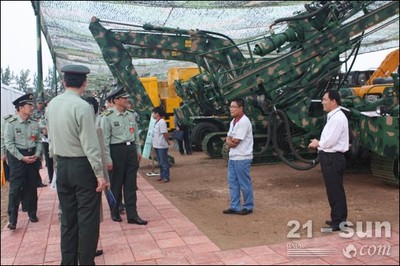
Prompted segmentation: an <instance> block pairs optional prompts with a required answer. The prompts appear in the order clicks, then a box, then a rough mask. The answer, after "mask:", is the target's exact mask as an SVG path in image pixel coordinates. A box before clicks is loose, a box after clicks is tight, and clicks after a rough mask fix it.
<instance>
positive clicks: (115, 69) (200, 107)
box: [89, 17, 246, 148]
mask: <svg viewBox="0 0 400 266" xmlns="http://www.w3.org/2000/svg"><path fill="white" fill-rule="evenodd" d="M100 22H102V23H107V24H115V22H109V21H105V20H100V19H98V18H96V17H93V18H92V20H91V23H90V26H89V29H90V31H91V32H92V34H93V37H94V38H95V40H96V42H97V43H98V45H99V46H100V48H101V51H102V53H103V57H104V59H105V61H106V63H107V65H108V66H109V68H110V70H111V72H112V73H113V75H114V77H116V78H118V80H119V81H120V82H122V83H123V84H125V85H127V86H128V87H129V88H130V90H131V94H132V95H133V96H134V98H135V100H136V101H137V103H134V104H135V106H139V105H142V108H136V111H137V112H138V113H139V114H141V116H142V121H145V120H148V119H149V110H151V108H152V107H153V106H152V105H151V103H149V102H148V101H146V99H147V98H148V97H147V93H146V91H145V90H144V87H143V85H142V84H141V82H140V80H139V78H138V75H137V72H136V70H135V68H134V66H133V65H132V58H157V59H166V60H176V61H187V62H192V63H198V65H199V67H200V68H203V69H204V68H209V69H210V68H211V69H213V71H215V72H218V71H220V69H223V68H229V67H238V66H240V65H242V64H243V63H244V62H245V60H246V59H245V58H244V56H243V55H242V53H241V52H240V51H239V50H238V48H237V47H236V46H235V43H234V42H233V41H232V40H231V39H230V38H229V37H227V36H224V35H222V34H219V33H214V32H209V31H199V30H181V29H171V28H165V27H156V26H153V25H150V24H145V25H143V26H135V25H129V24H123V23H117V24H123V25H124V26H131V29H129V30H126V29H106V28H105V27H104V26H103V25H102V24H100ZM160 44H162V45H160ZM220 47H227V50H228V51H229V52H228V54H224V55H220V54H218V53H215V54H212V55H211V56H206V57H205V59H204V60H202V61H201V62H198V61H197V60H198V57H197V56H198V55H199V54H201V53H204V52H209V51H212V50H215V49H216V48H220ZM175 85H176V93H177V95H178V96H179V97H181V98H182V99H183V100H184V106H183V107H182V108H183V110H185V112H184V114H183V113H182V112H179V114H180V118H181V120H183V121H184V122H185V123H186V124H188V125H191V126H193V125H194V128H193V131H192V132H193V134H192V139H193V142H194V143H195V144H196V146H197V147H198V148H201V143H202V140H203V139H204V136H205V135H206V134H207V133H210V132H215V131H222V130H226V129H227V128H226V127H227V124H228V118H229V117H228V115H229V113H226V110H225V106H224V104H222V105H218V104H217V103H224V101H221V100H220V99H218V100H217V101H216V100H214V101H213V99H212V96H213V95H212V94H211V93H210V92H209V91H208V90H207V87H204V83H203V81H202V80H199V81H198V80H197V78H193V79H191V80H190V81H189V82H187V83H186V84H185V86H181V85H180V83H179V82H178V83H176V84H175ZM205 92H206V93H205ZM214 95H219V93H214ZM210 97H211V98H210ZM143 99H144V100H145V101H144V102H142V101H143ZM146 126H147V125H144V128H146Z"/></svg>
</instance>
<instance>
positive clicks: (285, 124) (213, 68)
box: [91, 1, 399, 175]
mask: <svg viewBox="0 0 400 266" xmlns="http://www.w3.org/2000/svg"><path fill="white" fill-rule="evenodd" d="M305 9H306V11H304V12H300V13H298V14H297V15H295V16H293V17H289V18H282V19H279V20H277V21H275V23H274V24H273V25H272V26H271V27H270V33H271V34H270V36H265V37H262V38H259V39H255V40H252V41H249V42H246V43H243V44H239V45H236V44H234V43H233V42H232V41H229V38H227V37H226V38H225V37H224V40H223V41H222V40H220V43H219V44H218V41H217V40H215V39H213V38H212V36H207V35H210V32H205V31H186V30H180V29H168V28H161V27H154V26H149V25H147V27H143V28H146V29H145V30H147V31H150V32H151V33H152V34H149V32H146V33H145V34H144V35H143V36H141V40H142V42H141V44H140V45H139V44H138V43H139V42H138V41H132V40H133V39H134V38H136V36H137V33H136V32H132V33H130V32H127V31H126V32H122V31H119V32H118V31H116V32H113V31H111V30H110V31H105V32H101V31H97V33H96V34H95V33H94V34H93V35H94V36H95V38H96V40H97V41H98V43H99V45H100V47H101V48H102V51H103V55H104V57H105V59H106V62H107V61H108V62H107V63H108V65H109V66H110V68H112V67H114V65H115V64H118V63H119V62H120V61H126V65H125V66H129V67H128V68H126V70H127V71H123V70H122V68H121V70H120V71H122V72H124V73H127V75H130V74H131V73H130V70H131V69H133V66H132V65H131V62H128V61H130V60H125V59H123V58H122V54H121V55H114V54H113V53H116V52H118V53H121V51H125V52H124V53H125V54H124V55H125V56H126V58H128V59H130V55H129V54H128V53H127V52H126V50H124V48H123V46H122V43H124V42H125V43H128V44H132V43H135V44H136V45H137V47H135V50H136V52H135V51H134V49H132V50H131V51H130V53H131V55H133V54H135V53H136V56H137V57H142V58H145V57H146V56H147V57H148V58H163V59H171V60H176V59H177V58H178V57H179V56H180V59H178V60H187V61H192V62H196V63H197V64H198V65H199V68H200V70H201V71H202V73H201V74H200V75H198V76H196V77H194V78H192V80H190V81H189V82H187V83H182V84H180V83H179V82H176V88H177V92H178V94H179V93H180V92H184V93H182V96H181V94H179V96H181V97H182V98H183V99H184V102H185V104H184V105H183V106H182V107H181V108H180V109H179V112H178V114H179V115H180V116H181V118H182V119H186V120H187V123H188V124H189V123H193V121H195V120H196V116H198V115H199V114H202V113H201V112H204V110H207V108H208V110H207V111H208V112H204V114H205V115H206V116H207V115H208V117H207V119H209V122H208V123H209V124H210V125H213V129H214V130H213V131H215V130H218V129H219V130H221V129H224V128H226V127H224V126H219V125H220V121H219V120H220V118H221V117H223V116H228V114H229V111H228V109H227V106H228V102H229V101H230V100H232V99H233V98H235V97H245V98H246V101H247V110H246V112H247V114H248V115H249V116H250V117H251V119H252V121H253V125H254V132H255V147H254V148H255V149H254V150H255V162H262V161H264V160H265V158H270V156H271V155H274V156H276V155H278V157H279V158H280V159H281V160H283V161H284V162H286V163H287V164H289V165H290V166H291V167H294V168H296V169H299V170H305V169H310V168H312V167H314V166H315V165H316V163H317V158H316V159H309V158H303V157H304V156H302V154H303V155H309V154H308V153H307V151H306V148H305V147H307V145H308V142H309V140H310V139H312V138H314V137H318V136H319V133H320V130H321V127H322V123H323V119H324V113H323V111H322V106H321V104H320V99H321V97H322V94H323V92H324V91H325V90H326V89H327V88H332V87H333V86H334V82H333V80H334V77H335V76H336V75H337V74H338V72H339V69H340V67H341V64H342V63H343V62H342V61H340V55H341V54H343V53H344V52H345V51H349V50H350V51H352V54H353V53H354V52H355V51H357V47H358V46H359V45H360V43H361V41H362V40H363V38H364V37H365V35H364V33H363V32H364V31H365V30H367V29H369V28H371V27H372V26H375V25H378V24H380V23H381V22H384V21H386V20H387V19H388V18H391V17H395V16H398V13H399V7H398V4H397V3H396V2H384V3H383V4H382V3H381V4H380V6H379V5H377V4H375V3H374V2H373V1H352V2H348V1H324V2H313V3H311V4H309V5H305ZM360 13H362V14H360ZM95 20H96V19H94V20H92V23H91V27H93V23H94V22H95ZM281 23H286V24H287V27H286V30H284V31H282V32H280V33H275V32H274V31H273V27H275V26H276V25H277V24H281ZM388 23H393V21H391V22H388ZM92 32H93V31H92ZM157 34H159V36H160V37H157V38H159V39H158V40H157V42H155V43H154V40H153V39H152V38H153V36H157ZM212 34H214V36H221V34H220V35H217V34H215V33H212ZM162 36H165V37H166V38H167V39H168V40H171V38H175V39H174V40H175V41H176V42H171V41H170V42H160V41H161V40H162V38H163V37H162ZM199 36H200V37H199ZM105 37H106V38H107V39H108V40H107V42H105V41H104V39H105ZM179 37H182V38H179ZM216 39H221V38H216ZM210 40H212V41H210ZM113 42H115V43H117V44H112V45H111V46H110V45H109V44H110V43H113ZM160 43H162V45H159V44H160ZM117 45H118V47H119V48H118V49H108V48H110V47H112V46H114V47H116V46H117ZM161 46H162V48H161ZM107 47H108V48H107ZM175 47H178V48H177V49H176V48H175ZM199 47H200V48H199ZM240 47H244V49H247V50H248V54H249V58H244V56H243V55H242V53H241V51H240V49H238V48H240ZM250 47H254V51H251V48H250ZM105 48H107V49H105ZM142 48H143V49H142ZM151 50H152V51H153V53H152V54H150V53H148V52H146V51H151ZM140 51H145V54H146V56H145V55H144V53H142V54H140V53H141V52H140ZM165 51H167V53H165ZM275 51H276V52H277V53H278V56H276V57H274V58H269V57H267V56H269V55H271V54H273V52H275ZM107 53H108V55H109V56H108V59H107V58H106V54H107ZM163 53H164V54H163ZM160 55H161V56H160ZM188 55H190V56H189V57H190V60H189V57H185V56H188ZM113 56H115V58H118V59H117V60H109V59H110V58H112V57H113ZM130 66H132V67H131V68H130ZM113 73H114V72H113ZM133 73H134V74H135V73H136V72H135V71H134V69H133ZM117 76H118V77H120V76H121V74H119V75H117ZM394 91H395V90H394ZM183 94H184V95H183ZM387 97H389V98H391V99H394V98H396V97H397V98H398V96H397V95H396V94H395V93H393V94H388V96H387ZM199 106H202V107H203V108H202V109H196V108H197V107H199ZM205 106H206V107H207V108H204V107H205ZM359 113H360V111H359V110H357V109H356V106H352V107H350V108H349V112H348V116H349V119H350V120H351V121H352V122H351V123H352V126H353V128H352V132H353V134H354V135H356V133H357V132H359V130H360V128H362V127H360V126H359V125H360V123H361V122H362V120H361V121H360V117H359V116H357V114H359ZM215 114H217V117H216V118H213V116H215ZM394 120H395V123H394V128H396V121H397V128H398V116H397V117H396V116H394ZM392 126H393V125H392ZM225 130H226V129H225ZM222 131H224V130H222ZM354 132H356V133H354ZM395 134H396V133H395ZM225 135H226V132H215V133H211V134H208V135H207V136H206V137H205V138H204V141H203V148H204V150H205V151H206V152H207V153H208V154H209V155H212V156H214V155H216V156H218V155H220V154H221V150H222V147H223V136H225ZM375 135H376V134H375ZM397 136H398V133H397ZM353 137H354V136H353ZM381 137H382V138H383V139H385V138H387V137H389V138H391V139H393V138H395V137H396V136H392V135H390V134H389V135H385V134H382V136H381ZM397 139H398V138H397ZM271 146H272V149H271ZM371 150H372V151H373V150H374V149H371ZM395 154H397V155H396V157H395V158H397V157H398V143H397V149H395ZM288 155H289V156H290V158H289V159H288V158H286V157H285V156H288ZM293 158H295V159H297V162H296V163H294V162H292V161H291V159H293ZM397 175H398V173H397Z"/></svg>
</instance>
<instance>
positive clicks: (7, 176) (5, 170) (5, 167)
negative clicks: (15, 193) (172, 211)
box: [4, 160, 10, 181]
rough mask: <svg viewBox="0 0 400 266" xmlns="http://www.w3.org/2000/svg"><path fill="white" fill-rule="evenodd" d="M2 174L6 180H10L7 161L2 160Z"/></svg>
mask: <svg viewBox="0 0 400 266" xmlns="http://www.w3.org/2000/svg"><path fill="white" fill-rule="evenodd" d="M4 175H5V178H6V181H10V167H9V166H8V163H7V161H6V160H5V161H4Z"/></svg>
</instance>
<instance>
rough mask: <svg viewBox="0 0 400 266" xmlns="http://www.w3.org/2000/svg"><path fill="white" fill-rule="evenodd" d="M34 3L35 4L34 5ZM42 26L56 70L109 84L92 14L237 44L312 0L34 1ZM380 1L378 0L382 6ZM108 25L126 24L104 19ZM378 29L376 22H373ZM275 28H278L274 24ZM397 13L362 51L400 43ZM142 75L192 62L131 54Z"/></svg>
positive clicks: (97, 83)
mask: <svg viewBox="0 0 400 266" xmlns="http://www.w3.org/2000/svg"><path fill="white" fill-rule="evenodd" d="M33 2H36V1H32V6H33V7H34V9H35V5H34V4H33ZM38 2H40V15H41V27H42V31H43V33H44V35H45V37H46V40H47V43H48V45H49V48H50V51H51V53H52V56H53V58H55V61H56V66H57V69H58V70H60V69H61V68H62V67H63V66H64V65H66V64H73V63H75V64H77V63H79V64H84V65H87V66H88V67H89V68H90V69H91V71H92V75H90V76H91V77H90V79H91V80H92V81H91V82H90V83H91V84H93V86H97V87H98V86H103V85H105V83H108V84H111V83H112V80H113V77H112V75H111V72H110V71H109V69H108V66H107V64H106V63H105V61H104V59H103V56H102V54H101V51H100V48H99V46H98V45H97V43H96V42H95V40H94V38H93V36H92V34H91V32H90V31H89V23H90V19H91V18H92V17H93V16H96V17H97V18H99V19H100V20H107V21H115V22H122V23H127V24H134V25H139V26H142V25H143V24H145V23H150V24H153V25H156V26H164V27H170V28H180V29H201V30H208V31H213V32H218V33H222V34H224V35H227V36H229V37H230V38H232V39H233V40H234V41H235V42H236V43H241V42H243V41H246V40H249V39H254V38H257V37H261V36H264V35H268V30H269V26H270V25H271V24H272V23H273V22H274V21H275V20H276V19H279V18H283V17H290V16H292V15H293V14H294V13H295V12H297V11H303V10H304V4H306V3H310V1H38ZM382 2H383V1H380V3H379V2H378V5H379V4H380V5H382ZM105 26H106V27H107V28H108V27H109V28H112V29H127V26H123V25H116V24H105ZM375 28H376V27H375ZM278 30H279V29H278ZM398 42H399V24H398V16H397V20H396V21H395V22H394V23H391V24H390V25H389V26H387V27H385V28H383V29H380V30H377V31H376V32H375V33H373V34H371V35H369V36H368V37H366V38H365V39H364V41H363V44H362V47H361V49H360V53H367V52H373V51H378V50H383V49H388V48H393V47H398ZM133 65H134V66H135V68H136V70H137V71H138V73H139V74H140V75H151V76H159V77H165V76H166V70H167V69H168V68H169V67H172V66H188V65H191V64H190V63H184V62H176V61H173V62H171V61H164V60H156V59H151V60H150V59H147V60H145V59H134V60H133Z"/></svg>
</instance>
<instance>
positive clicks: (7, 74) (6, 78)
mask: <svg viewBox="0 0 400 266" xmlns="http://www.w3.org/2000/svg"><path fill="white" fill-rule="evenodd" d="M14 79H15V76H14V72H12V71H11V70H10V66H7V67H6V69H5V70H4V71H3V68H1V83H4V84H6V85H10V84H11V81H12V80H14Z"/></svg>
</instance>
